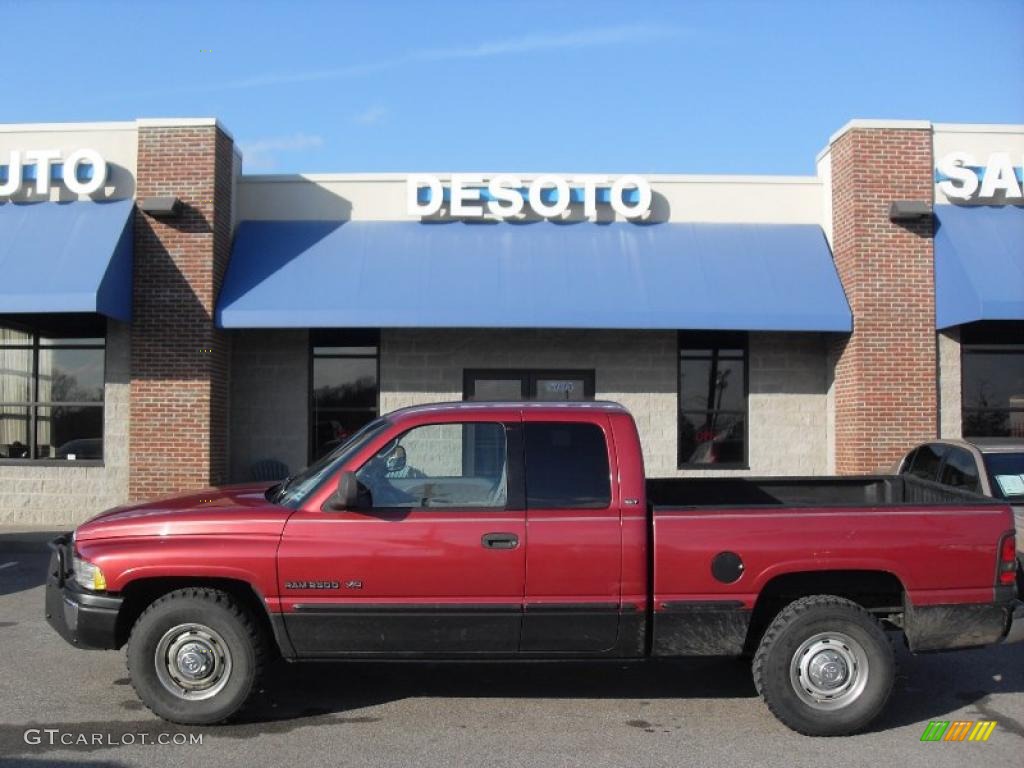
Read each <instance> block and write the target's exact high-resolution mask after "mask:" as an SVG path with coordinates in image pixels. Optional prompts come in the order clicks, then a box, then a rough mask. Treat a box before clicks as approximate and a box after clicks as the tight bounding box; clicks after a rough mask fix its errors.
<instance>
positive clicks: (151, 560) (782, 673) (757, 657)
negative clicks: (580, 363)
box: [46, 403, 1024, 735]
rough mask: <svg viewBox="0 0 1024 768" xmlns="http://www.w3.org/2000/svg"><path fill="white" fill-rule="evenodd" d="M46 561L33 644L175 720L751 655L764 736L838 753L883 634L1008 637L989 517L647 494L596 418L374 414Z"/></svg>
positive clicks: (619, 440)
mask: <svg viewBox="0 0 1024 768" xmlns="http://www.w3.org/2000/svg"><path fill="white" fill-rule="evenodd" d="M53 548H54V553H53V557H52V559H51V566H50V576H49V579H48V586H47V596H46V612H47V617H48V619H49V621H50V622H51V624H52V625H53V626H54V627H55V628H56V629H57V631H58V632H60V634H61V635H62V636H64V637H65V638H66V639H67V640H69V641H70V642H71V643H73V644H75V645H77V646H79V647H88V648H119V647H121V646H122V645H124V644H127V647H128V650H127V657H128V667H129V670H130V674H131V679H132V683H133V685H134V687H135V690H136V691H137V693H138V695H139V696H140V698H141V699H142V701H143V702H145V704H146V705H148V706H149V707H150V709H152V710H153V711H154V712H155V713H156V714H158V715H160V716H161V717H164V718H166V719H168V720H172V721H175V722H182V723H213V722H218V721H221V720H224V719H225V718H228V717H230V716H231V715H232V714H234V713H235V712H237V711H238V710H239V709H240V708H241V707H242V706H243V705H244V704H245V702H246V701H247V700H248V699H249V697H250V695H251V694H252V693H253V691H254V690H255V689H256V687H257V686H256V681H257V679H258V676H259V674H260V671H261V668H262V667H263V665H264V664H266V663H267V662H268V661H269V660H270V659H271V658H273V657H275V656H279V657H283V658H284V659H287V660H299V659H333V658H346V659H351V658H374V659H377V658H390V659H397V658H401V659H408V658H430V659H439V658H440V659H469V658H473V659H479V658H499V659H510V660H529V659H552V658H557V659H580V658H587V659H613V660H622V659H644V658H649V657H680V656H697V655H700V656H707V655H735V656H743V655H749V656H752V658H753V676H754V682H755V683H756V687H757V690H758V691H759V693H760V694H761V696H763V698H764V700H765V702H766V703H767V704H768V706H769V707H770V709H771V711H772V712H773V713H774V714H775V715H776V716H777V717H778V718H779V719H780V720H782V721H783V722H784V723H785V724H786V725H788V726H790V727H791V728H793V729H795V730H797V731H799V732H801V733H805V734H812V735H837V734H846V733H850V732H853V731H856V730H857V729H860V728H863V727H864V726H865V725H867V724H868V723H869V722H870V721H871V720H872V718H874V717H875V716H876V715H877V714H878V713H879V712H880V711H881V709H882V708H883V706H884V705H885V703H886V700H887V698H888V697H889V693H890V690H891V688H892V685H893V678H894V660H893V650H892V646H891V645H890V639H891V638H893V637H899V636H902V637H903V638H904V639H905V641H906V643H907V645H908V646H909V647H910V650H911V651H934V650H945V649H950V648H966V647H973V646H981V645H988V644H993V643H999V642H1012V641H1017V640H1021V639H1024V608H1022V604H1021V603H1020V602H1019V601H1018V599H1017V595H1016V587H1015V583H1014V582H1015V562H1016V552H1015V542H1014V530H1013V516H1012V513H1011V511H1010V508H1009V507H1007V506H1006V505H1005V504H1001V503H997V502H993V501H991V500H988V499H985V498H983V497H980V496H975V495H973V494H969V493H965V492H960V491H955V490H950V489H944V488H942V487H941V486H939V485H937V484H934V483H929V482H927V481H923V480H917V479H916V478H911V477H888V476H877V477H874V476H873V477H841V478H817V479H815V478H779V479H769V480H765V479H748V478H734V479H710V480H704V479H692V480H691V479H664V480H648V479H646V478H645V476H644V467H643V458H642V453H641V450H640V441H639V438H638V435H637V430H636V426H635V424H634V422H633V419H632V418H631V416H630V415H629V413H628V412H627V411H626V410H625V409H624V408H622V407H621V406H618V405H615V404H612V403H587V404H562V405H552V404H540V403H538V404H526V403H510V404H493V403H492V404H478V403H459V404H442V405H433V406H421V407H415V408H408V409H405V410H401V411H396V412H394V413H391V414H389V415H387V416H385V417H382V418H380V419H377V420H376V421H374V422H372V423H370V424H369V425H367V426H366V427H365V428H364V429H362V430H361V431H360V432H358V433H356V434H355V435H353V436H352V437H351V438H350V439H349V440H348V441H347V442H345V443H344V444H343V445H341V446H340V447H338V448H337V449H336V450H335V451H334V452H333V453H331V454H330V455H328V456H327V457H325V458H324V459H322V460H321V461H319V462H317V463H315V464H314V465H312V466H310V467H309V468H307V469H306V470H304V471H303V472H302V473H301V474H299V475H297V476H295V477H292V478H290V479H288V480H287V481H284V482H282V483H278V484H277V485H274V486H271V487H267V485H266V484H263V485H259V486H236V487H227V488H221V489H210V490H206V491H201V492H198V493H192V494H188V495H181V496H177V497H174V498H169V499H164V500H160V501H152V502H147V503H143V504H135V505H130V506H125V507H120V508H117V509H113V510H111V511H109V512H106V513H104V514H101V515H99V516H98V517H96V518H93V519H92V520H90V521H89V522H87V523H85V524H83V525H82V526H80V527H79V528H78V529H77V530H76V531H75V533H74V534H73V536H71V537H70V538H69V537H61V538H59V539H57V540H56V541H55V542H54V543H53ZM953 563H955V567H953V566H952V565H951V564H953ZM684 687H685V682H684V681H680V689H683V688H684Z"/></svg>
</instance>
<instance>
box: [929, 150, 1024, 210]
mask: <svg viewBox="0 0 1024 768" xmlns="http://www.w3.org/2000/svg"><path fill="white" fill-rule="evenodd" d="M1021 176H1022V174H1021V166H1016V167H1014V165H1013V158H1012V157H1011V156H1010V153H1009V152H993V153H992V154H991V155H989V156H988V160H987V162H986V163H985V164H984V165H979V163H978V161H977V159H976V158H975V157H974V155H972V154H970V153H969V152H950V153H949V154H948V155H945V156H944V157H943V158H942V159H940V160H939V162H938V163H936V165H935V181H936V182H938V185H939V189H940V190H942V192H943V194H945V195H946V197H948V198H951V199H954V200H972V199H974V200H989V199H994V198H1000V197H1001V198H1003V199H1005V200H1020V199H1022V197H1024V195H1022V193H1021V182H1022V178H1021Z"/></svg>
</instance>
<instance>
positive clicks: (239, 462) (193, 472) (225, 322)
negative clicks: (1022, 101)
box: [0, 119, 1024, 525]
mask: <svg viewBox="0 0 1024 768" xmlns="http://www.w3.org/2000/svg"><path fill="white" fill-rule="evenodd" d="M823 138H824V137H823ZM813 149H814V148H813V147H809V148H808V161H809V162H808V165H809V166H810V159H811V158H810V152H811V151H813ZM1022 164H1024V126H1008V125H960V124H939V123H932V122H928V121H906V120H900V121H881V120H853V121H851V122H849V123H848V124H846V125H845V126H843V127H842V128H840V129H839V130H838V131H837V132H836V133H835V134H833V135H832V136H831V137H830V138H829V139H828V140H827V142H825V146H824V148H823V149H822V150H821V151H820V153H819V154H818V155H817V159H816V172H815V173H814V175H808V176H695V175H682V174H680V175H625V176H623V175H611V174H609V175H600V174H574V173H500V174H499V173H484V172H481V173H477V174H450V173H438V174H408V175H406V174H347V173H327V174H310V175H251V174H247V173H245V172H244V169H245V165H244V158H243V156H242V153H241V152H240V150H239V149H238V147H237V146H236V145H235V143H234V140H233V139H232V136H231V134H230V133H229V132H228V131H227V130H226V129H225V128H224V127H223V126H222V125H221V124H220V123H218V122H217V121H216V120H214V119H139V120H135V121H131V122H114V123H74V124H38V125H29V124H19V125H0V525H38V524H53V525H65V524H70V523H74V522H78V521H81V520H83V519H85V518H87V517H89V516H91V515H93V514H95V513H96V512H99V511H101V510H103V509H105V508H107V507H111V506H115V505H117V504H122V503H125V502H127V501H130V500H135V499H145V498H150V497H155V496H159V495H163V494H168V493H172V492H176V491H180V490H188V489H196V488H202V487H205V486H208V485H219V484H224V483H234V482H248V481H252V480H271V479H274V478H276V477H280V476H283V475H285V474H289V473H293V472H295V471H297V470H298V469H299V468H301V467H302V466H304V465H305V464H307V463H308V462H309V461H311V460H312V459H315V458H317V457H318V456H320V455H322V454H324V453H325V452H327V451H329V450H331V448H332V447H334V446H336V445H338V443H339V442H340V441H342V440H344V439H345V437H346V436H347V435H349V434H351V433H352V432H353V431H354V430H356V429H357V428H359V427H360V426H361V425H362V424H364V423H366V422H367V421H368V420H370V419H372V418H374V417H375V416H376V415H378V414H383V413H387V412H388V411H391V410H394V409H396V408H400V407H403V406H407V405H411V404H416V403H427V402H435V401H450V400H463V399H468V400H526V399H539V400H589V399H600V400H615V401H618V402H620V403H622V404H623V405H625V406H627V407H628V408H629V409H630V410H631V411H632V413H633V414H634V416H635V417H636V420H637V423H638V426H639V430H640V435H641V438H642V441H643V445H644V452H645V461H646V464H647V471H648V474H649V475H653V476H672V475H704V476H708V475H711V476H715V475H725V474H730V475H733V474H751V475H823V474H854V473H868V472H874V471H877V470H880V469H885V468H888V467H891V466H892V465H893V463H894V462H895V461H896V460H897V459H898V457H899V456H900V455H901V454H902V453H903V452H905V451H906V450H907V449H908V448H909V447H910V446H911V445H913V444H914V443H915V442H919V441H922V440H925V439H929V438H934V437H947V438H949V437H952V438H958V437H961V436H964V437H968V438H971V437H1017V438H1020V439H1024V196H1022V189H1021V188H1022V184H1024V178H1022V168H1021V166H1022Z"/></svg>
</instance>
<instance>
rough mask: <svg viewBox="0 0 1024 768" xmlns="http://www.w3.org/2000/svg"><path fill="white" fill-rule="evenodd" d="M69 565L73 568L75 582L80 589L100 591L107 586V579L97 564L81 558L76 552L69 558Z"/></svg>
mask: <svg viewBox="0 0 1024 768" xmlns="http://www.w3.org/2000/svg"><path fill="white" fill-rule="evenodd" d="M71 567H72V569H73V570H74V577H75V583H76V584H77V585H78V586H80V587H81V588H82V589H88V590H92V591H94V592H102V591H104V590H106V588H107V580H106V578H104V576H103V571H101V570H100V569H99V566H96V565H93V564H92V563H90V562H88V561H86V560H83V559H82V558H80V557H79V556H78V554H77V553H76V554H75V555H74V556H73V557H72V558H71Z"/></svg>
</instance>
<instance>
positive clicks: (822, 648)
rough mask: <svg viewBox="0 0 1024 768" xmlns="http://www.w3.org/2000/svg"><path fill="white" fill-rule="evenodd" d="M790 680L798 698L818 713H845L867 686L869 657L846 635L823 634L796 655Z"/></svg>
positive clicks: (802, 646)
mask: <svg viewBox="0 0 1024 768" xmlns="http://www.w3.org/2000/svg"><path fill="white" fill-rule="evenodd" d="M789 679H790V682H791V683H792V684H793V690H794V691H796V695H797V696H798V697H800V700H801V701H803V702H804V703H805V704H807V705H808V706H810V707H813V708H814V709H818V710H825V711H828V710H835V709H842V708H843V707H846V706H849V705H850V704H852V703H853V702H855V701H856V700H857V699H858V698H860V695H861V694H862V693H864V688H865V687H866V686H867V684H868V655H867V652H866V651H865V650H864V647H863V646H862V645H861V644H860V643H859V642H857V641H856V640H854V639H853V638H852V637H850V636H849V635H847V634H845V633H843V632H820V633H818V634H816V635H813V636H812V637H809V638H807V639H806V640H805V641H804V642H803V643H801V644H800V647H799V648H797V649H796V653H794V654H793V659H792V661H791V662H790V665H789Z"/></svg>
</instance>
